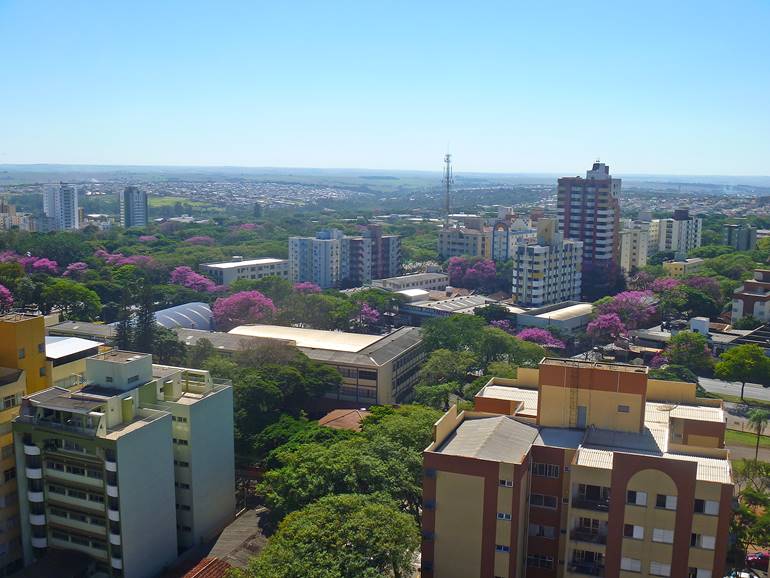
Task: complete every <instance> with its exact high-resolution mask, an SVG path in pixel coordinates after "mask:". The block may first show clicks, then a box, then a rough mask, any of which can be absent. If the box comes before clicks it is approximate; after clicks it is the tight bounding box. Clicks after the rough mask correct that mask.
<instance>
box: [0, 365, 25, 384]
mask: <svg viewBox="0 0 770 578" xmlns="http://www.w3.org/2000/svg"><path fill="white" fill-rule="evenodd" d="M21 374H22V370H21V369H13V368H11V367H0V385H8V384H9V383H16V382H17V381H18V380H19V377H20V376H21Z"/></svg>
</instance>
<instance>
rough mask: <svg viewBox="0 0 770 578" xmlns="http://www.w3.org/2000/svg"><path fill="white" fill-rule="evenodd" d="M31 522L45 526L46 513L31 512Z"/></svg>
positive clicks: (34, 524)
mask: <svg viewBox="0 0 770 578" xmlns="http://www.w3.org/2000/svg"><path fill="white" fill-rule="evenodd" d="M29 523H30V524H32V525H33V526H45V514H30V515H29Z"/></svg>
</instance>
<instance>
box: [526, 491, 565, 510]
mask: <svg viewBox="0 0 770 578" xmlns="http://www.w3.org/2000/svg"><path fill="white" fill-rule="evenodd" d="M558 503H559V501H558V500H557V499H556V496H544V495H543V494H532V495H530V496H529V504H530V505H531V506H535V507H538V508H553V509H555V508H556V506H557V504H558Z"/></svg>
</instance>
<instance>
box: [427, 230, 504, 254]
mask: <svg viewBox="0 0 770 578" xmlns="http://www.w3.org/2000/svg"><path fill="white" fill-rule="evenodd" d="M438 254H439V257H440V258H442V259H449V258H450V257H483V258H484V259H489V258H491V257H492V229H491V228H490V227H483V226H482V227H481V228H479V229H470V228H467V227H445V228H443V229H441V230H440V231H439V233H438Z"/></svg>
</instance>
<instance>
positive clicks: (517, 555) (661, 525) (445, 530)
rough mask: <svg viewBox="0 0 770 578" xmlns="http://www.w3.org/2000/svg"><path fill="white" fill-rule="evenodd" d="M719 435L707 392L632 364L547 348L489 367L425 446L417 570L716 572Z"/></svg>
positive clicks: (442, 576) (722, 502) (726, 510)
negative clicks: (503, 373) (509, 371)
mask: <svg viewBox="0 0 770 578" xmlns="http://www.w3.org/2000/svg"><path fill="white" fill-rule="evenodd" d="M724 432H725V415H724V411H723V409H722V405H721V401H720V400H711V399H700V398H697V397H696V395H695V385H694V384H688V383H682V382H661V381H657V380H650V379H648V377H647V368H645V367H639V366H633V365H623V364H597V363H593V362H582V361H575V360H563V359H549V358H546V359H544V360H543V361H542V362H541V364H540V369H539V371H537V370H526V371H524V370H522V371H520V374H519V378H518V379H516V380H502V379H495V378H493V379H492V380H490V382H489V383H488V384H487V385H486V386H485V387H484V388H482V390H481V391H480V392H479V393H478V395H477V397H476V400H475V409H474V411H465V412H462V413H459V414H458V412H457V409H456V408H454V407H453V408H452V409H450V411H449V412H447V414H446V415H444V417H443V418H441V420H439V421H438V422H437V423H436V425H435V426H434V441H433V443H432V444H431V445H430V446H429V447H428V448H427V449H426V451H425V453H424V467H425V470H424V471H425V477H424V481H423V504H424V513H423V546H422V576H423V578H486V577H490V578H491V577H498V576H505V577H518V576H525V575H526V576H527V578H546V577H548V578H551V577H553V578H561V577H565V578H581V577H583V576H606V577H613V578H632V577H638V576H671V577H674V578H718V577H720V576H723V575H724V564H725V556H726V548H727V532H728V526H729V520H730V512H731V500H732V493H733V480H732V473H731V468H730V461H729V459H728V452H727V450H725V449H724ZM674 552H676V553H677V554H676V555H674Z"/></svg>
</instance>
